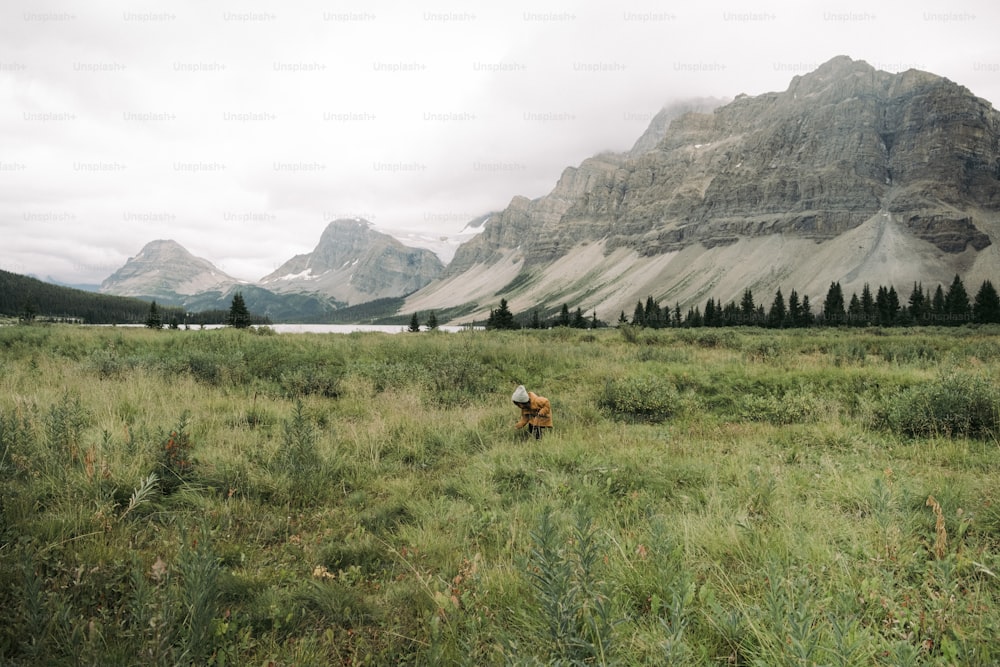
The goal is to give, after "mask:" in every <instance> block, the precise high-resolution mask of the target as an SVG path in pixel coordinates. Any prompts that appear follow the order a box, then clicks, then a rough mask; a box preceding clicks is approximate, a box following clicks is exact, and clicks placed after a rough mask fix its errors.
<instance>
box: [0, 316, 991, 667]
mask: <svg viewBox="0 0 1000 667" xmlns="http://www.w3.org/2000/svg"><path fill="white" fill-rule="evenodd" d="M997 333H1000V330H996V329H987V328H979V329H971V328H970V329H960V330H955V329H947V330H941V331H934V330H928V329H919V330H916V329H915V330H892V331H880V330H875V329H865V330H809V331H772V330H767V331H763V330H755V329H750V328H747V329H739V330H726V331H720V332H711V331H704V332H696V331H694V330H691V331H674V330H657V331H644V330H635V329H631V328H628V329H624V330H622V331H614V330H606V331H596V332H591V331H575V330H560V331H518V332H462V333H457V334H441V333H427V334H423V333H422V334H416V335H384V334H351V335H347V336H343V335H329V336H320V335H294V336H293V335H289V336H266V335H256V334H254V333H253V332H251V331H229V330H219V331H158V332H157V331H148V330H133V329H127V330H126V329H108V328H74V327H68V326H66V327H63V326H51V327H44V326H31V327H0V369H2V373H0V662H2V663H4V664H14V665H59V664H156V665H160V664H162V665H175V664H198V665H225V664H268V663H273V664H277V665H281V664H351V665H364V664H370V665H382V664H454V665H508V664H517V665H526V664H604V665H613V664H614V665H664V664H676V665H806V664H822V665H853V664H875V665H897V664H921V665H954V664H962V665H989V664H995V663H996V662H997V661H998V660H1000V655H998V649H997V647H996V642H995V637H996V636H997V635H998V634H1000V606H998V597H1000V581H998V575H1000V557H998V556H997V553H998V547H1000V537H998V536H1000V510H998V509H997V508H1000V497H998V491H997V489H998V488H1000V485H998V481H1000V472H998V471H1000V466H998V463H1000V452H998V448H997V418H998V417H997V415H998V411H997V408H998V403H1000V400H998V399H1000V394H998V392H1000V381H998V380H996V379H995V378H997V377H1000V374H998V372H997V371H998V370H1000V354H998V352H997V351H998V350H1000V345H998V344H997V340H998V339H997ZM515 384H525V385H526V386H528V387H529V388H531V389H532V390H533V391H536V392H538V393H540V394H543V395H545V396H547V397H548V398H549V399H550V400H551V401H552V404H553V410H554V423H555V428H554V430H553V432H552V433H551V434H550V435H549V436H547V437H546V438H543V439H542V440H541V441H535V440H534V439H529V438H525V437H524V434H523V433H522V432H519V431H515V430H514V429H513V428H511V427H512V426H513V424H514V422H515V421H516V419H517V417H518V414H517V410H516V409H515V407H514V406H513V405H512V404H511V403H510V400H509V396H510V392H511V390H512V388H513V386H514V385H515Z"/></svg>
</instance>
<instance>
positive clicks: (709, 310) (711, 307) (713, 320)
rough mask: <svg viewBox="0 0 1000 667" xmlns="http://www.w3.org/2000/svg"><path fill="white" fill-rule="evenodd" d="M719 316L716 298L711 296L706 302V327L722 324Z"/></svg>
mask: <svg viewBox="0 0 1000 667" xmlns="http://www.w3.org/2000/svg"><path fill="white" fill-rule="evenodd" d="M719 319H720V318H719V316H718V315H717V314H716V312H715V300H714V299H712V298H711V297H709V298H708V301H706V302H705V316H704V322H705V326H706V327H714V326H718V325H719V324H721V322H720V321H719Z"/></svg>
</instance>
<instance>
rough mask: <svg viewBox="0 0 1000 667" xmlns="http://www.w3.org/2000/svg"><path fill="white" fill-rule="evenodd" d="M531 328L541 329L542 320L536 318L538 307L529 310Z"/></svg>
mask: <svg viewBox="0 0 1000 667" xmlns="http://www.w3.org/2000/svg"><path fill="white" fill-rule="evenodd" d="M531 328H532V329H541V328H542V321H541V320H540V319H538V309H537V308H535V309H534V310H532V311H531Z"/></svg>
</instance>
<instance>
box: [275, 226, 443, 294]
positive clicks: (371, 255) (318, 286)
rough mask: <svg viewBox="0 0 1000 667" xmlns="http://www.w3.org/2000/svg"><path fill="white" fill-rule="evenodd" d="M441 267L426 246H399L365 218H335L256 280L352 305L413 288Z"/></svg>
mask: <svg viewBox="0 0 1000 667" xmlns="http://www.w3.org/2000/svg"><path fill="white" fill-rule="evenodd" d="M443 268H444V266H443V264H442V263H441V260H440V259H438V257H437V255H435V254H434V253H433V252H431V251H430V250H426V249H422V248H411V247H407V246H404V245H403V244H402V243H400V242H399V241H397V240H396V239H395V238H393V237H392V236H390V235H388V234H383V233H381V232H378V231H375V230H374V229H372V226H371V223H369V222H367V221H365V220H335V221H333V222H331V223H330V224H329V225H327V227H326V229H325V230H324V231H323V234H322V235H321V236H320V240H319V243H318V244H317V245H316V247H315V249H314V250H313V251H312V252H310V253H307V254H304V255H296V256H295V257H293V258H292V259H290V260H288V261H287V262H285V263H284V264H282V265H281V266H280V267H278V269H276V270H275V271H273V272H272V273H270V274H268V275H266V276H264V277H263V278H261V280H260V285H261V286H263V287H266V288H267V289H269V290H272V291H274V292H300V293H319V294H323V295H325V296H328V297H332V298H334V299H336V300H337V301H339V302H342V303H346V304H357V303H362V302H364V301H371V300H373V299H380V298H385V297H398V296H403V295H406V294H409V293H411V292H414V291H416V290H418V289H420V288H421V287H423V286H424V285H426V284H427V283H429V282H430V281H431V280H433V279H434V278H436V277H437V276H438V275H439V274H440V273H441V271H442V270H443Z"/></svg>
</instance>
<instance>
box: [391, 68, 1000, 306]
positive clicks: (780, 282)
mask: <svg viewBox="0 0 1000 667" xmlns="http://www.w3.org/2000/svg"><path fill="white" fill-rule="evenodd" d="M998 213H1000V114H997V112H996V110H994V109H993V108H992V106H990V105H989V103H988V102H986V101H985V100H982V99H980V98H977V97H975V96H974V95H972V94H971V93H970V92H969V91H968V90H967V89H965V88H964V87H961V86H959V85H957V84H955V83H953V82H951V81H949V80H947V79H945V78H943V77H939V76H936V75H933V74H930V73H926V72H918V71H915V70H910V71H907V72H903V73H899V74H892V73H889V72H882V71H879V70H876V69H875V68H873V67H871V66H870V65H868V64H867V63H865V62H864V61H860V60H858V61H855V60H852V59H851V58H849V57H847V56H838V57H836V58H833V59H831V60H830V61H828V62H827V63H824V64H823V65H821V66H820V67H819V68H817V69H816V70H815V71H814V72H811V73H808V74H804V75H799V76H796V77H793V78H792V80H791V82H790V83H789V86H788V88H787V89H786V90H785V91H783V92H772V93H764V94H762V95H757V96H753V97H751V96H746V95H741V96H737V97H736V98H735V99H734V100H733V101H732V102H730V103H729V104H726V105H722V106H720V107H718V108H716V109H714V111H712V112H711V113H686V114H683V115H681V116H679V117H678V118H675V119H674V120H673V121H672V122H671V123H670V124H669V127H668V128H667V131H666V132H665V134H664V136H663V138H662V139H661V140H660V141H659V142H658V143H657V144H656V146H655V148H653V149H651V150H649V151H647V152H645V153H643V154H641V155H639V156H635V155H628V154H614V155H603V154H602V155H599V156H595V157H593V158H588V159H586V160H584V161H583V162H582V163H581V164H580V165H579V166H578V167H569V168H567V169H566V170H564V172H563V174H562V176H561V177H560V179H559V181H558V182H557V183H556V185H555V187H554V188H553V190H552V191H551V192H550V193H549V194H548V195H545V196H543V197H540V198H538V199H534V200H528V199H526V198H523V197H515V198H514V199H512V200H511V203H510V204H509V205H508V207H507V208H506V209H505V210H504V211H502V212H501V213H500V214H499V215H497V216H495V217H494V218H493V219H492V220H491V222H490V225H489V226H487V229H485V230H484V232H483V233H482V234H481V235H479V236H478V237H476V238H475V239H473V240H472V241H470V242H469V243H467V244H465V245H463V246H462V247H461V248H460V249H459V251H458V252H457V253H456V256H455V259H454V261H453V262H452V264H451V265H449V267H448V269H447V270H446V271H445V272H444V273H443V274H442V277H441V278H440V279H439V280H438V281H435V282H434V283H432V284H431V285H428V287H426V288H424V289H422V290H421V291H420V292H418V293H416V294H414V295H413V296H411V297H410V298H409V299H408V300H407V302H406V303H405V306H404V308H405V309H408V310H428V309H441V308H446V307H458V306H467V305H468V304H474V305H477V307H476V308H473V309H469V308H465V310H467V311H469V312H470V314H469V315H468V316H467V317H468V319H482V318H484V317H485V315H486V314H487V313H488V310H489V308H490V307H492V306H494V305H495V303H493V302H494V301H495V299H496V290H495V289H494V290H493V291H492V292H491V291H489V290H488V288H487V286H486V285H481V284H480V283H479V282H477V280H476V278H477V277H478V276H477V275H475V274H477V273H482V272H489V271H496V272H497V273H498V275H502V276H503V280H502V282H501V281H499V280H498V282H500V286H502V285H507V284H515V285H516V289H511V290H509V291H508V292H505V293H504V296H505V297H506V298H508V300H509V301H510V307H511V308H514V309H518V308H520V309H527V308H533V307H538V306H540V307H542V308H543V309H544V308H549V309H552V308H554V307H555V306H557V305H558V303H559V300H565V301H569V302H571V303H576V304H577V305H579V306H582V307H584V309H586V310H588V311H589V310H590V309H591V308H594V309H599V310H601V311H602V312H601V316H602V317H605V318H607V317H609V316H613V315H616V314H617V312H618V311H619V310H624V309H628V310H631V306H632V305H633V304H634V303H635V301H636V300H637V299H638V300H642V299H644V298H645V297H646V296H647V295H653V296H655V297H657V298H658V299H663V300H667V301H670V302H674V301H678V302H681V303H689V302H692V301H694V300H696V299H701V298H703V297H704V296H705V295H706V293H708V292H713V294H712V296H714V297H715V298H719V299H722V300H729V299H733V298H736V297H737V296H738V295H739V293H740V292H741V291H742V290H744V289H746V288H753V289H754V290H755V291H757V292H760V291H763V292H765V293H772V294H773V292H774V290H775V289H778V288H781V287H784V288H785V291H786V293H787V291H788V289H789V287H791V288H795V289H798V290H799V291H800V293H801V292H803V291H806V290H807V292H806V293H808V294H809V296H810V298H812V299H813V300H814V303H815V302H816V301H815V299H817V298H820V297H822V295H823V294H824V293H825V290H826V288H827V287H828V286H829V284H830V283H831V282H834V281H844V282H845V283H846V284H845V286H844V287H845V290H849V289H851V288H853V287H857V288H858V291H860V288H861V282H864V281H868V282H872V283H876V284H877V283H880V282H889V283H895V284H897V285H898V286H899V287H900V288H902V287H903V284H901V281H909V280H911V279H914V280H917V281H920V280H925V281H927V282H932V281H940V282H943V283H944V284H948V282H950V280H951V278H952V277H953V276H954V275H956V274H958V273H960V274H969V277H970V278H973V279H976V280H981V279H983V278H986V277H988V274H989V273H990V272H991V270H992V267H995V266H997V265H998V262H997V259H998V255H997V249H996V246H995V245H993V243H992V240H993V239H994V238H997V234H998V232H1000V229H998V227H1000V221H998ZM888 240H892V244H891V247H890V246H889V245H886V243H887V242H888ZM852 243H853V244H854V245H851V244H852ZM813 255H815V256H816V257H822V258H824V260H823V263H822V264H819V263H812V264H811V263H810V256H813ZM870 256H877V257H880V258H881V259H880V261H879V262H872V261H869V260H867V259H865V258H867V257H870ZM907 263H912V266H907V265H906V264H907ZM862 267H865V269H866V272H867V273H866V275H864V276H862V271H861V268H862ZM515 279H516V282H514V281H515ZM793 281H795V282H794V284H793ZM859 281H860V282H859ZM477 285H479V286H480V287H479V288H477V287H476V286H477Z"/></svg>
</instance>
